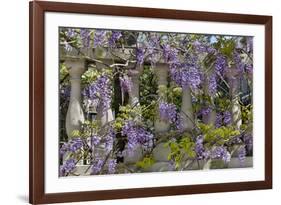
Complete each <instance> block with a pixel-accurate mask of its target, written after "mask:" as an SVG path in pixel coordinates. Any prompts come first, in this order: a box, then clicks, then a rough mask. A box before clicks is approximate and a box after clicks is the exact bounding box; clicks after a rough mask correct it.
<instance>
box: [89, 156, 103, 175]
mask: <svg viewBox="0 0 281 205" xmlns="http://www.w3.org/2000/svg"><path fill="white" fill-rule="evenodd" d="M103 165H104V160H102V159H101V158H95V159H94V160H93V162H92V172H91V174H99V173H100V172H101V171H102V168H103Z"/></svg>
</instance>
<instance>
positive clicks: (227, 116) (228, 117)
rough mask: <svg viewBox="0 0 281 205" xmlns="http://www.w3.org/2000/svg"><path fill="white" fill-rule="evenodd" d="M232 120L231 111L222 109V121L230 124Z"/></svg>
mask: <svg viewBox="0 0 281 205" xmlns="http://www.w3.org/2000/svg"><path fill="white" fill-rule="evenodd" d="M231 122H232V116H231V113H230V112H229V111H224V112H223V123H224V124H225V125H230V124H231Z"/></svg>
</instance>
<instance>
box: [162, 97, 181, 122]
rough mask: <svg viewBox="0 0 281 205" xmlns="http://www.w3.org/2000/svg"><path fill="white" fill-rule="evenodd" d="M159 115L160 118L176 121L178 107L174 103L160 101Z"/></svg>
mask: <svg viewBox="0 0 281 205" xmlns="http://www.w3.org/2000/svg"><path fill="white" fill-rule="evenodd" d="M159 115H160V119H161V120H164V121H168V122H169V123H175V122H176V120H177V107H176V105H174V104H172V103H167V102H163V101H162V102H160V103H159Z"/></svg>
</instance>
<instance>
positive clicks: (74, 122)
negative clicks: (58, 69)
mask: <svg viewBox="0 0 281 205" xmlns="http://www.w3.org/2000/svg"><path fill="white" fill-rule="evenodd" d="M65 64H66V66H67V68H68V69H69V75H70V83H71V92H70V101H69V105H68V110H67V114H66V121H65V127H66V133H67V136H68V137H69V138H70V137H71V134H72V132H73V131H74V130H80V128H81V124H82V123H83V122H84V119H85V118H84V113H83V110H82V107H81V75H82V74H83V73H84V71H85V62H84V60H79V59H71V60H68V59H67V60H65Z"/></svg>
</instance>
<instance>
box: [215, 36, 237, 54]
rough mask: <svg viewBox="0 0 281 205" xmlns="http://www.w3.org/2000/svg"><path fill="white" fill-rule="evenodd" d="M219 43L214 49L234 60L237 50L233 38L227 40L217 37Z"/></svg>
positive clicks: (223, 37)
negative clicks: (235, 50) (233, 54)
mask: <svg viewBox="0 0 281 205" xmlns="http://www.w3.org/2000/svg"><path fill="white" fill-rule="evenodd" d="M217 40H218V41H217V42H216V43H214V47H215V48H216V49H218V50H219V51H220V53H222V54H223V55H225V56H227V57H228V58H232V53H233V51H234V49H235V41H234V39H233V38H226V37H225V36H217Z"/></svg>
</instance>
